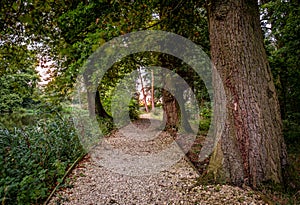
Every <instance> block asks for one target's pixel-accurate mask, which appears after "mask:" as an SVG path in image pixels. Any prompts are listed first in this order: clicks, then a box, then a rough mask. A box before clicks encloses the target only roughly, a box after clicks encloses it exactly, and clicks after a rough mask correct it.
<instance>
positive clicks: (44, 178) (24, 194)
mask: <svg viewBox="0 0 300 205" xmlns="http://www.w3.org/2000/svg"><path fill="white" fill-rule="evenodd" d="M83 152H84V150H83V148H82V147H81V144H80V142H79V139H78V137H77V135H76V132H75V130H74V128H73V125H72V123H71V122H70V121H69V119H61V118H59V117H54V118H50V119H42V120H40V121H38V123H37V124H36V125H31V126H25V127H23V128H14V129H7V128H3V127H2V128H0V200H1V202H2V204H33V203H34V204H36V203H40V202H41V201H42V200H43V199H45V198H46V197H47V196H48V194H49V191H50V190H51V189H52V188H53V187H54V186H55V185H56V182H57V181H59V180H60V178H62V177H63V175H64V173H65V171H66V169H67V168H68V167H69V166H70V164H71V163H72V162H73V161H75V160H76V158H77V157H79V156H80V155H81V154H82V153H83Z"/></svg>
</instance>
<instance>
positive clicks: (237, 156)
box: [207, 0, 286, 187]
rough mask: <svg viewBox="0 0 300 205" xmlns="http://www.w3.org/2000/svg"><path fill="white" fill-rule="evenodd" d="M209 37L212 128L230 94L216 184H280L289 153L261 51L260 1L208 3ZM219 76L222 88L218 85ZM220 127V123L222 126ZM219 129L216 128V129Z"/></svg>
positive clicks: (215, 158) (214, 168)
mask: <svg viewBox="0 0 300 205" xmlns="http://www.w3.org/2000/svg"><path fill="white" fill-rule="evenodd" d="M207 9H208V15H209V32H210V42H211V56H212V61H213V63H214V66H215V68H216V70H215V72H214V77H213V79H214V89H215V102H216V103H215V106H214V123H215V125H216V126H217V127H218V126H220V124H219V125H218V123H220V119H221V116H220V113H221V111H220V110H219V109H220V108H219V107H218V106H219V104H218V101H220V100H225V99H222V98H221V97H222V96H221V95H220V92H219V88H220V83H223V86H224V89H225V94H226V112H227V115H226V120H225V122H223V123H225V126H224V130H223V131H222V132H221V133H220V129H215V131H214V135H215V136H220V140H219V142H218V144H217V145H216V146H215V150H214V152H213V155H212V157H211V160H210V165H209V169H208V171H209V172H210V173H212V174H213V175H214V177H215V179H216V180H220V179H221V180H225V181H227V182H230V183H233V184H236V185H242V184H246V185H250V186H252V187H256V186H257V185H259V184H261V183H262V182H264V181H273V182H276V183H279V182H282V168H283V167H284V166H285V164H286V149H285V144H284V140H283V136H282V123H281V116H280V108H279V103H278V100H277V95H276V92H275V87H274V84H273V80H272V76H271V72H270V67H269V64H268V62H267V56H266V53H265V49H264V45H263V36H262V32H261V28H260V23H259V12H258V5H257V1H256V0H209V1H207ZM217 73H218V74H219V75H220V77H221V79H222V82H219V81H216V74H217ZM221 123H222V122H221ZM217 127H216V128H217Z"/></svg>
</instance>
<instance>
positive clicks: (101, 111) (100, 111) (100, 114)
mask: <svg viewBox="0 0 300 205" xmlns="http://www.w3.org/2000/svg"><path fill="white" fill-rule="evenodd" d="M95 113H96V115H97V116H98V117H103V118H109V119H112V117H111V116H110V115H109V114H108V113H107V112H106V110H105V109H104V107H103V105H102V103H101V99H100V92H99V90H97V91H96V95H95Z"/></svg>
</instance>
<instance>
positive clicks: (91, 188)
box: [49, 120, 265, 205]
mask: <svg viewBox="0 0 300 205" xmlns="http://www.w3.org/2000/svg"><path fill="white" fill-rule="evenodd" d="M135 125H136V126H138V127H139V128H141V129H143V128H145V129H146V128H147V127H148V128H149V123H148V122H147V121H146V120H139V121H137V122H136V123H135ZM125 129H126V127H125ZM130 129H132V127H131V128H130ZM131 131H132V133H138V131H137V130H131ZM148 131H149V130H148ZM124 132H125V135H124ZM128 133H130V130H126V131H124V130H123V131H122V129H121V130H119V131H116V132H115V133H113V134H111V135H110V136H109V137H106V138H105V139H104V140H103V142H105V143H104V146H103V143H101V144H99V146H96V147H95V148H94V149H93V150H92V151H91V153H90V154H89V155H87V156H86V157H85V158H84V159H83V160H82V161H81V162H80V163H79V164H78V165H77V167H76V168H75V169H74V170H73V171H72V173H71V174H70V176H69V178H68V179H67V181H69V184H70V185H69V187H68V188H64V189H61V190H59V191H57V193H56V194H55V196H54V197H53V198H52V199H51V201H50V203H49V204H80V205H82V204H84V205H90V204H99V205H100V204H120V205H127V204H128V205H131V204H147V205H148V204H149V205H150V204H157V205H160V204H187V205H188V204H265V203H264V202H263V201H262V200H261V198H260V196H258V195H257V194H255V193H254V192H253V191H251V190H250V189H249V190H242V189H240V188H238V187H231V186H227V185H209V186H197V187H194V188H191V187H193V185H194V184H195V183H196V179H197V177H199V175H198V173H197V171H195V169H194V167H193V166H192V165H191V163H190V162H189V161H188V160H187V158H186V157H181V158H180V159H179V160H176V162H175V163H173V164H171V165H170V166H167V167H164V168H163V169H162V167H161V164H155V163H154V166H149V164H145V159H146V161H147V160H148V161H149V162H151V159H148V158H147V156H149V155H150V156H153V155H155V154H159V153H160V151H161V150H165V149H167V148H168V147H172V146H171V145H172V142H173V139H172V137H171V136H169V135H168V134H167V133H165V132H161V133H160V134H159V135H157V136H155V137H152V138H151V139H147V140H138V141H137V140H135V139H134V137H132V135H134V134H132V133H130V135H131V137H126V136H127V135H128ZM140 134H141V133H140ZM153 136H154V135H153ZM107 146H110V148H113V149H114V150H115V149H118V150H121V153H122V157H120V158H122V159H121V160H118V159H115V158H113V157H116V156H115V155H113V154H112V153H111V152H107V151H105V150H106V149H108V148H107ZM174 150H175V151H174ZM174 150H173V152H174V153H175V154H174V155H176V157H178V153H179V150H180V149H175V148H174ZM177 151H178V153H177ZM107 153H109V154H107ZM118 153H119V152H118ZM110 154H112V155H110ZM105 155H106V156H109V157H112V158H110V159H111V160H109V158H106V157H103V156H105ZM132 155H134V156H141V157H140V158H137V159H131V158H126V156H127V157H128V156H132ZM166 155H168V154H166ZM117 156H120V155H117ZM123 156H125V157H123ZM160 157H161V156H160ZM170 157H171V158H172V156H168V159H169V158H170ZM176 157H175V158H176ZM175 158H174V159H175ZM141 159H143V160H144V161H143V160H141ZM101 160H102V161H101ZM130 160H133V161H134V160H137V161H138V162H140V161H142V162H141V164H138V166H137V164H135V166H134V163H133V164H132V163H131V162H132V161H130ZM128 161H130V162H128ZM137 161H134V162H135V163H136V162H137ZM162 161H164V160H162ZM121 162H122V163H121ZM124 162H126V163H125V165H126V166H124ZM151 163H152V162H151ZM151 163H150V165H152V164H151ZM147 165H148V168H149V170H150V171H149V170H148V169H145V167H146V166H147ZM155 166H157V167H155ZM128 167H129V168H128ZM132 170H133V171H132ZM145 170H146V171H145Z"/></svg>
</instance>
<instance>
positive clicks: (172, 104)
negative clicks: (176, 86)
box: [162, 89, 179, 136]
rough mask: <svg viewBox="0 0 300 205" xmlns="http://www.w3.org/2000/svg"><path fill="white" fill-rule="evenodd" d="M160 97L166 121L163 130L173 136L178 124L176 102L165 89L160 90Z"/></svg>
mask: <svg viewBox="0 0 300 205" xmlns="http://www.w3.org/2000/svg"><path fill="white" fill-rule="evenodd" d="M162 97H163V109H164V116H163V117H164V121H165V122H166V126H165V130H166V131H167V132H169V133H170V134H171V135H174V136H175V134H176V132H177V130H178V126H179V113H178V104H177V102H176V99H175V98H174V97H173V96H172V95H171V93H170V92H168V91H167V90H165V89H163V91H162Z"/></svg>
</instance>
